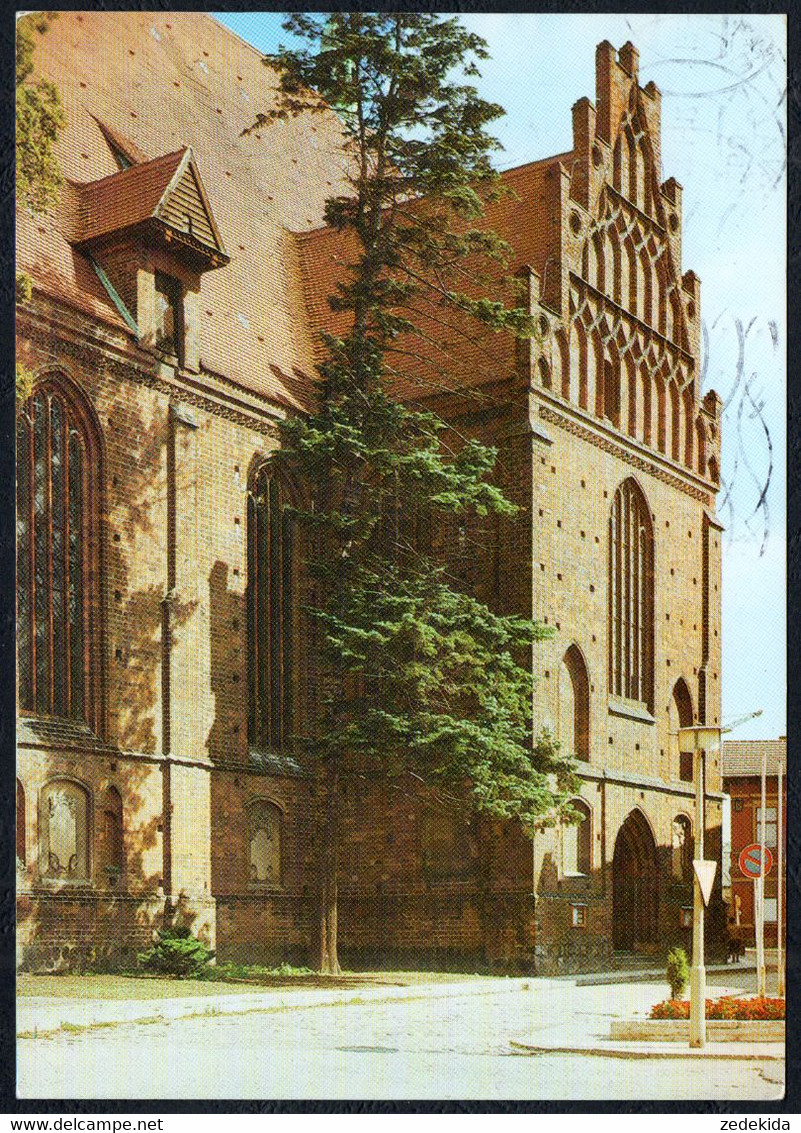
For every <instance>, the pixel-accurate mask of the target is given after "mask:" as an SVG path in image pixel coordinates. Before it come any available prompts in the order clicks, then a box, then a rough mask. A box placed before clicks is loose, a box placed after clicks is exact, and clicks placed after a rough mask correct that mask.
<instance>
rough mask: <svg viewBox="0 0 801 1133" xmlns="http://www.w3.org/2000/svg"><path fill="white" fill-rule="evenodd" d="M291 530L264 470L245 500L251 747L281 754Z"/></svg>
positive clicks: (288, 674) (288, 664)
mask: <svg viewBox="0 0 801 1133" xmlns="http://www.w3.org/2000/svg"><path fill="white" fill-rule="evenodd" d="M294 529H295V521H294V519H293V518H292V516H290V515H289V514H288V513H287V501H286V500H285V493H284V491H283V489H282V486H281V484H280V482H279V480H278V478H277V477H275V476H273V475H272V474H271V471H270V469H269V467H268V466H267V465H262V466H261V468H260V469H259V470H258V472H257V473H256V476H255V478H254V482H253V487H252V490H251V492H250V494H249V497H248V589H247V601H248V630H249V643H248V647H249V662H250V663H249V666H248V672H249V680H250V690H249V692H250V711H249V739H250V745H251V747H252V748H256V749H259V750H270V751H281V750H283V749H284V748H285V747H286V745H287V743H288V741H289V737H290V735H291V731H292V714H293V713H292V707H293V705H292V699H293V698H292V677H293V669H292V653H293V633H292V629H293V625H292V620H293V608H294V577H293V575H294V571H293V558H294Z"/></svg>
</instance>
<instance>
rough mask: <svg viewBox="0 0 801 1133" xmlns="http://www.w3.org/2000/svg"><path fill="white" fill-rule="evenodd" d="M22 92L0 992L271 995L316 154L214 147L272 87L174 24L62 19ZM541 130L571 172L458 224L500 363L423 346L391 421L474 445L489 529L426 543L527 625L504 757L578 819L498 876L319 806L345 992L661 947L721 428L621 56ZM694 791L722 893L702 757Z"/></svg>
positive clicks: (592, 960) (713, 552) (678, 859)
mask: <svg viewBox="0 0 801 1133" xmlns="http://www.w3.org/2000/svg"><path fill="white" fill-rule="evenodd" d="M585 62H586V61H581V60H579V61H578V63H577V65H580V66H582V67H583V66H585ZM35 65H36V70H37V72H38V73H39V74H41V75H44V76H46V77H47V78H49V79H51V80H52V81H53V82H54V83H55V84H56V86H57V88H58V90H59V92H60V95H61V99H62V102H63V104H64V109H65V114H66V120H67V125H66V127H65V129H64V131H63V134H62V136H61V137H60V138H59V141H58V157H59V161H60V164H61V168H62V171H63V173H64V177H65V182H64V184H63V186H62V189H61V193H60V198H59V203H58V205H57V207H55V208H54V209H53V210H52V211H51V212H50V213H48V214H44V215H37V216H35V217H31V216H29V215H27V214H21V215H20V216H19V220H18V271H22V272H25V273H27V275H28V276H29V277H30V279H31V280H32V284H33V288H32V294H31V296H30V298H28V299H23V300H21V301H20V303H19V306H18V323H17V326H18V337H17V348H18V357H19V359H20V360H21V361H22V362H23V363H24V364H25V366H26V367H27V368H28V369H29V370H30V371H32V372H33V374H34V377H35V384H34V387H33V392H32V394H31V396H30V398H29V399H28V400H27V401H26V402H25V403H24V404H23V405H21V406H20V407H19V412H18V426H17V469H18V473H17V498H18V528H17V530H18V558H17V570H18V577H17V598H18V641H19V648H18V700H19V726H18V757H17V758H18V762H17V881H18V891H19V916H18V939H19V955H20V962H21V963H22V964H23V965H25V966H27V967H34V968H54V967H64V966H69V965H71V964H76V963H87V962H89V963H111V964H114V963H122V964H125V965H130V964H131V963H132V962H133V959H134V955H135V953H136V951H138V950H140V949H141V948H142V947H143V946H145V945H146V944H147V942H148V941H149V940H150V939H151V935H152V931H153V928H154V926H158V925H161V924H162V923H163V920H164V917H165V915H166V916H167V917H168V918H177V919H178V920H180V921H181V922H182V923H185V924H188V925H190V926H191V927H192V930H193V931H194V932H196V933H197V934H198V935H200V936H203V937H204V938H205V939H207V940H208V941H210V942H211V943H212V945H213V946H214V947H216V949H217V952H218V955H219V956H220V958H222V959H229V958H236V959H244V960H254V961H265V960H266V961H280V960H282V959H288V960H302V959H303V958H305V957H306V955H307V954H308V949H309V945H310V942H311V938H312V934H313V932H314V925H315V892H314V876H313V871H312V861H313V849H314V846H313V841H314V828H313V818H314V777H313V774H312V771H311V769H310V767H309V764H308V761H307V760H306V759H305V757H304V753H303V751H302V749H301V748H299V746H298V744H297V742H296V741H295V740H294V739H293V733H296V732H301V731H302V725H303V720H304V717H305V716H308V714H309V713H310V711H311V706H312V705H313V704H314V697H315V693H316V689H315V658H314V656H313V650H311V649H310V647H309V643H308V639H307V636H306V635H305V634H304V624H303V615H302V605H303V602H304V594H305V593H306V588H307V586H308V582H307V580H306V579H305V578H304V577H303V572H302V570H301V566H300V562H301V555H300V553H299V549H298V546H297V540H296V538H295V534H294V529H293V525H292V523H291V521H290V520H288V519H287V517H286V514H285V513H284V512H283V510H282V505H283V503H284V502H285V501H286V500H288V499H291V497H292V494H293V492H295V491H296V490H297V486H293V485H289V484H286V483H282V482H281V481H280V480H279V479H278V477H277V476H275V475H273V473H272V470H271V464H270V454H271V452H272V451H273V450H274V448H275V445H276V424H277V422H279V421H280V420H281V419H282V418H285V417H286V416H287V415H288V414H295V413H302V412H303V411H304V409H305V408H307V407H308V406H309V404H310V400H311V398H312V396H313V391H314V381H315V372H316V371H315V366H316V362H317V361H319V356H318V353H317V352H318V350H319V347H318V338H317V335H318V331H319V330H320V329H322V328H324V327H325V326H327V325H329V321H330V319H331V317H332V316H331V313H330V310H329V308H328V305H327V301H326V300H327V295H328V294H329V293H330V290H331V287H332V283H333V281H334V280H336V278H338V275H339V274H341V273H342V272H343V271H344V270H345V266H346V261H345V260H344V259H343V257H344V252H343V248H342V243H341V239H340V237H339V236H338V235H337V234H336V233H333V232H331V231H330V230H327V229H325V228H324V227H323V209H324V204H325V200H326V198H327V197H330V196H332V195H334V194H336V193H340V192H343V191H344V189H345V185H346V182H345V162H344V158H343V155H342V149H341V144H342V137H341V131H340V126H339V123H338V120H337V118H336V116H335V115H334V114H333V113H330V114H325V115H315V116H309V117H304V116H300V117H297V118H290V119H288V120H287V121H285V122H282V121H275V122H272V123H271V124H265V125H264V126H263V127H260V128H259V129H258V130H256V131H255V132H252V133H249V134H245V135H243V133H242V131H243V129H245V128H246V127H248V126H250V125H251V124H252V123H253V122H254V120H255V117H256V114H257V113H258V112H259V111H262V110H264V109H265V108H266V107H267V106H269V104H270V102H271V100H273V99H274V98H275V91H276V80H275V76H274V75H273V74H272V72H271V71H270V70H269V69H268V68H267V67H265V66H264V65H263V63H262V60H261V57H260V55H259V53H258V52H257V51H255V50H254V49H253V48H251V47H250V46H249V45H247V44H246V43H244V42H243V41H241V40H240V39H239V38H238V37H236V36H235V35H234V34H233V33H231V32H230V31H228V30H227V29H225V28H223V27H222V26H220V25H219V24H217V23H216V22H215V21H214V20H213V19H212V18H211V17H209V16H206V15H202V14H197V13H177V12H175V13H173V12H160V13H156V14H152V13H151V14H147V13H139V12H115V13H103V12H63V13H61V15H60V17H59V19H58V20H57V21H56V22H55V23H54V24H53V25H52V27H51V28H50V29H49V31H48V32H47V34H46V35H44V36H43V37H41V38H39V37H37V47H36V55H35ZM544 109H545V108H543V110H544ZM566 112H567V108H565V113H566ZM572 113H573V148H572V150H571V151H570V152H567V153H562V154H558V155H556V156H554V157H551V158H546V159H545V160H541V161H536V162H532V163H530V164H526V165H523V166H520V167H519V168H515V169H512V170H509V171H507V172H506V173H504V175H503V177H504V180H505V181H506V182H507V183H508V184H509V186H510V187H511V188H512V189H513V190H514V194H513V195H510V196H508V197H505V198H503V199H502V200H500V201H497V202H495V203H494V204H492V205H491V206H489V208H488V215H487V222H488V224H490V225H491V227H493V228H494V229H495V230H496V231H498V232H499V233H500V235H501V236H503V237H504V238H505V239H506V240H507V241H508V242H509V243H510V245H511V248H512V257H511V260H512V263H511V266H512V268H513V270H514V271H515V272H516V274H517V275H518V276H519V277H520V279H521V280H522V282H523V286H524V287H525V289H526V291H527V295H528V302H529V303H530V309H531V312H532V314H534V316H535V317H536V319H537V321H538V327H539V332H538V334H537V336H536V337H535V338H534V339H532V340H531V342H526V343H525V344H524V348H521V345H520V344H519V343H515V342H513V341H509V342H508V343H506V342H504V341H502V340H500V339H499V338H497V337H494V338H493V339H492V340H491V342H488V341H486V340H483V339H482V338H481V336H478V337H477V338H475V339H474V340H473V342H472V344H471V345H470V347H469V348H460V349H459V350H458V351H455V350H453V349H451V346H452V343H451V342H450V341H449V333H450V332H449V331H448V330H447V329H444V330H442V331H441V333H440V334H439V336H438V337H436V341H434V342H433V343H432V342H431V341H430V340H431V338H432V334H427V335H426V338H427V340H428V346H427V350H428V354H427V355H426V356H425V357H423V358H422V360H421V361H418V362H417V363H415V365H414V366H413V367H412V366H410V367H409V371H408V373H407V374H405V375H404V377H403V380H402V381H399V385H398V389H397V391H396V392H398V393H399V394H400V395H401V396H402V397H404V398H407V399H409V400H410V401H413V402H414V403H415V404H416V405H422V406H428V407H430V408H433V409H434V410H435V411H436V412H437V413H439V414H440V415H441V416H442V417H443V418H445V419H446V420H447V421H448V422H449V423H451V424H452V425H453V426H454V427H455V428H458V429H459V430H460V431H461V432H462V433H463V434H467V435H470V434H472V435H475V436H477V437H479V438H481V439H482V440H484V441H486V442H488V443H491V444H493V445H495V446H497V448H498V450H499V460H498V477H499V481H500V483H501V484H502V486H503V487H504V490H505V491H506V493H507V495H508V496H510V497H511V498H512V499H514V500H515V501H516V502H517V503H518V504H519V505H520V506H521V511H520V513H519V515H518V517H517V518H516V519H515V520H514V521H511V520H508V519H504V520H503V521H501V520H498V521H497V522H495V521H493V522H492V523H491V524H488V523H487V521H482V522H483V526H482V527H480V529H479V528H478V525H477V524H476V525H472V526H470V525H468V526H465V525H462V526H459V527H457V528H454V529H453V530H449V531H446V532H441V533H440V534H439V539H440V543H441V544H442V545H443V553H444V554H446V555H448V556H451V557H452V559H453V560H454V561H458V563H460V564H461V569H462V570H463V576H464V580H465V585H467V586H469V587H471V588H473V589H474V590H475V592H476V593H477V594H479V595H480V596H481V597H482V598H483V599H484V600H485V601H487V602H488V603H489V604H490V605H492V606H494V607H495V608H496V609H498V610H499V611H501V612H503V613H511V612H516V613H520V614H522V615H525V616H528V617H534V618H536V619H538V620H540V621H544V622H547V623H548V624H549V625H552V626H553V627H554V629H555V631H556V632H555V635H554V636H553V638H552V639H551V640H549V641H547V642H545V643H543V644H541V645H539V646H537V647H536V651H535V655H534V657H533V662H532V667H533V672H532V689H533V712H534V724H535V725H536V726H537V727H539V726H549V727H551V728H552V729H553V730H554V732H555V733H556V735H557V737H558V738H559V740H560V742H561V743H562V745H563V747H564V748H565V749H566V750H567V751H569V752H574V753H575V755H576V758H577V767H578V770H579V773H580V780H581V792H580V797H579V798H577V799H576V801H575V805H576V807H577V808H578V809H579V810H580V811H581V812H582V814H583V816H584V819H583V821H582V822H581V823H580V824H579V825H577V826H566V827H561V828H560V827H556V828H549V829H547V830H545V831H544V832H543V833H541V834H538V835H537V836H536V837H535V839H534V841H533V843H532V841H531V840H530V839H527V838H526V837H524V835H523V833H522V831H521V830H520V829H519V827H517V826H516V825H514V824H503V823H497V822H489V821H486V820H484V819H476V818H475V817H474V818H473V819H470V820H466V819H465V818H464V817H463V816H462V815H460V814H457V813H455V812H451V811H450V810H449V807H448V804H447V800H442V799H438V798H436V797H432V795H431V794H426V793H424V792H423V791H422V789H418V787H419V785H415V784H414V783H413V782H410V783H409V784H408V787H407V788H402V789H399V788H398V786H397V785H394V786H393V787H392V788H390V786H389V785H388V784H387V783H386V782H382V781H381V780H380V779H379V778H377V777H375V776H373V777H371V776H369V775H359V776H354V778H353V781H352V783H351V784H349V787H348V791H347V799H346V814H345V828H346V844H345V847H344V852H343V855H342V860H341V863H340V873H341V875H340V943H341V951H342V955H343V959H344V961H345V962H346V963H347V962H348V961H349V960H352V962H354V963H357V962H369V963H376V962H381V961H382V960H386V961H387V962H389V961H391V962H394V963H401V962H403V963H440V964H448V965H450V966H458V965H460V964H462V963H465V964H467V963H469V964H470V965H475V964H476V963H492V964H497V965H506V966H509V967H518V966H519V967H524V968H527V969H533V970H537V971H541V972H548V971H558V970H563V971H570V970H577V969H580V968H589V967H593V966H596V967H598V966H602V965H604V964H608V963H610V962H611V961H612V958H613V954H614V953H645V954H656V953H658V952H661V951H662V950H663V949H664V948H665V947H666V946H668V945H669V944H674V943H685V944H687V943H688V941H689V931H690V930H689V927H688V924H689V919H688V909H689V907H690V906H691V905H692V889H691V872H692V867H691V861H692V846H693V822H694V817H693V815H694V808H693V797H692V783H691V781H690V780H691V777H692V768H691V756H690V755H688V753H686V752H682V751H680V744H679V741H678V735H677V732H678V728H679V727H681V726H686V725H688V724H691V723H693V722H707V723H709V724H718V723H719V717H720V657H721V653H720V568H721V528H720V524H719V523H718V521H717V519H716V516H715V495H716V492H717V491H718V489H719V471H718V470H719V461H720V456H719V453H720V411H721V404H720V400H719V398H718V397H717V396H716V394H715V393H713V392H709V393H707V394H706V395H705V396H703V397H702V396H701V392H700V388H699V386H700V337H701V322H700V281H699V280H698V277H697V276H696V275H694V273H693V272H692V271H686V272H684V273H682V268H681V237H682V188H681V186H680V185H679V184H678V183H677V182H676V181H675V180H674V179H672V178H670V179H668V180H666V181H663V180H662V179H661V160H660V92H659V90H658V88H657V87H656V86H655V85H654V84H653V83H652V82H650V83H648V84H647V85H646V86H644V87H641V86H640V85H639V75H638V57H637V52H636V50H635V48H634V47H633V46H632V45H631V44H626V45H625V46H624V47H622V48H621V49H620V50H619V51H616V50H615V49H614V48H613V47H612V46H611V44H609V43H607V42H604V43H601V44H600V45H599V46H598V48H597V53H596V91H595V101H594V103H593V102H591V101H590V100H589V99H588V98H583V99H581V100H580V101H579V102H577V103H576V105H575V106H574V107H573V111H572ZM690 188H691V187H690ZM423 317H424V318H425V317H426V316H425V315H424V316H423ZM432 327H433V322H432V326H431V327H428V328H424V329H427V330H428V331H430V330H431V329H432ZM454 358H455V359H456V360H454ZM446 364H447V370H448V374H447V380H446V379H445V378H443V376H442V374H443V371H444V370H445V369H446ZM707 791H708V804H707V826H708V832H707V842H706V846H707V856H716V857H717V858H718V860H720V852H721V845H720V843H721V811H722V799H723V796H722V794H721V793H720V792H721V777H720V768H719V766H718V764H717V762H715V761H714V760H713V761H712V765H711V766H709V768H708V778H707ZM719 875H720V871H718V876H719ZM713 906H715V907H717V908H720V891H719V888H718V891H717V893H716V894H715V896H714V897H713ZM712 919H713V920H714V917H713V918H712Z"/></svg>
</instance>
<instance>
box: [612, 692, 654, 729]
mask: <svg viewBox="0 0 801 1133" xmlns="http://www.w3.org/2000/svg"><path fill="white" fill-rule="evenodd" d="M609 714H610V716H622V717H624V718H625V719H627V720H639V722H640V723H641V724H655V723H656V720H655V719H654V717H653V716H652V715H651V713H650V712H649V711H648V709H647V708H646V707H645V704H644V703H643V702H642V701H641V700H624V699H623V698H622V697H619V696H610V697H609Z"/></svg>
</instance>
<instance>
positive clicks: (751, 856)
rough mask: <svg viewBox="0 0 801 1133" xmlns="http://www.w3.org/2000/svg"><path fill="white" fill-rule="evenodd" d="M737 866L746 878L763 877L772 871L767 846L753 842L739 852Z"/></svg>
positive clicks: (771, 855) (771, 856)
mask: <svg viewBox="0 0 801 1133" xmlns="http://www.w3.org/2000/svg"><path fill="white" fill-rule="evenodd" d="M739 865H740V871H741V872H742V873H744V874H745V876H746V877H750V878H752V879H754V878H757V877H765V876H766V875H767V874H769V873H770V871H771V869H773V854H772V853H771V852H770V850H769V849H768V847H767V846H760V844H759V842H754V843H752V844H751V845H750V846H746V847H745V849H744V850H741V852H740V859H739Z"/></svg>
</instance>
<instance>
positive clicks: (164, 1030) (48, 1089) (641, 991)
mask: <svg viewBox="0 0 801 1133" xmlns="http://www.w3.org/2000/svg"><path fill="white" fill-rule="evenodd" d="M732 986H734V985H732ZM737 986H741V984H740V985H737ZM720 990H721V989H716V992H717V993H718V994H719V993H720ZM664 993H665V988H664V984H662V983H658V984H651V983H648V984H642V983H640V984H626V985H606V986H591V987H578V986H575V985H574V984H573V983H572V982H571V981H569V980H533V979H532V980H531V982H530V984H529V985H528V989H527V990H522V991H521V990H519V988H516V989H515V990H514V991H509V990H503V989H502V988H499V990H498V991H492V992H490V993H487V994H482V995H469V994H465V993H464V992H463V991H462V992H459V993H456V994H454V995H452V996H449V997H443V998H436V999H433V998H428V997H426V996H425V995H424V994H422V996H421V998H413V999H407V1000H406V1001H404V1002H378V1003H356V1004H347V1005H336V1006H314V1007H307V1008H302V1009H293V1010H282V1011H272V1012H265V1011H261V1012H254V1013H252V1014H240V1015H235V1016H234V1015H231V1016H218V1017H213V1016H212V1017H210V1018H187V1019H176V1020H173V1021H171V1022H168V1023H151V1024H123V1025H117V1026H111V1027H103V1028H98V1029H93V1030H90V1031H85V1032H83V1033H74V1034H70V1033H64V1034H60V1033H59V1034H57V1035H54V1036H53V1037H49V1038H45V1037H43V1038H35V1039H20V1040H19V1042H18V1081H19V1094H20V1096H21V1097H26V1098H46V1097H64V1098H70V1097H74V1098H81V1097H83V1098H109V1099H110V1098H115V1097H116V1098H126V1099H133V1098H152V1099H156V1098H226V1099H237V1098H318V1099H338V1098H341V1099H347V1098H375V1099H378V1098H407V1099H425V1098H456V1099H458V1098H465V1099H468V1098H470V1099H487V1100H496V1099H497V1100H501V1099H519V1100H526V1099H532V1100H536V1099H542V1100H546V1099H547V1100H568V1099H588V1100H589V1099H592V1100H617V1099H646V1098H653V1099H676V1100H680V1099H727V1100H731V1101H732V1102H735V1103H736V1102H741V1101H742V1102H745V1101H750V1100H765V1101H767V1100H775V1099H777V1098H778V1097H780V1096H781V1094H782V1089H783V1063H782V1062H779V1061H772V1062H771V1061H768V1060H762V1059H758V1060H752V1061H739V1060H738V1061H727V1060H725V1059H720V1058H714V1059H710V1058H707V1057H702V1058H695V1059H693V1058H690V1057H686V1058H680V1059H674V1058H667V1059H665V1058H658V1059H654V1058H636V1059H628V1058H613V1057H608V1056H602V1055H575V1054H557V1053H545V1054H537V1055H533V1056H532V1055H526V1054H520V1053H514V1048H513V1047H512V1046H511V1042H512V1041H516V1042H522V1043H528V1044H531V1045H543V1046H561V1045H569V1044H570V1042H571V1041H573V1042H575V1041H576V1040H577V1039H578V1038H581V1039H582V1040H583V1041H585V1042H586V1040H587V1038H588V1037H595V1038H597V1043H598V1046H599V1047H602V1046H603V1043H604V1042H605V1041H608V1035H609V1024H610V1022H611V1020H612V1019H613V1018H615V1017H618V1016H631V1015H633V1014H634V1013H635V1012H637V1013H642V1012H645V1011H646V1010H647V1009H648V1008H649V1007H650V1005H651V1004H652V1003H654V1002H656V1001H657V1000H659V999H662V998H664ZM664 1045H667V1044H664Z"/></svg>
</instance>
